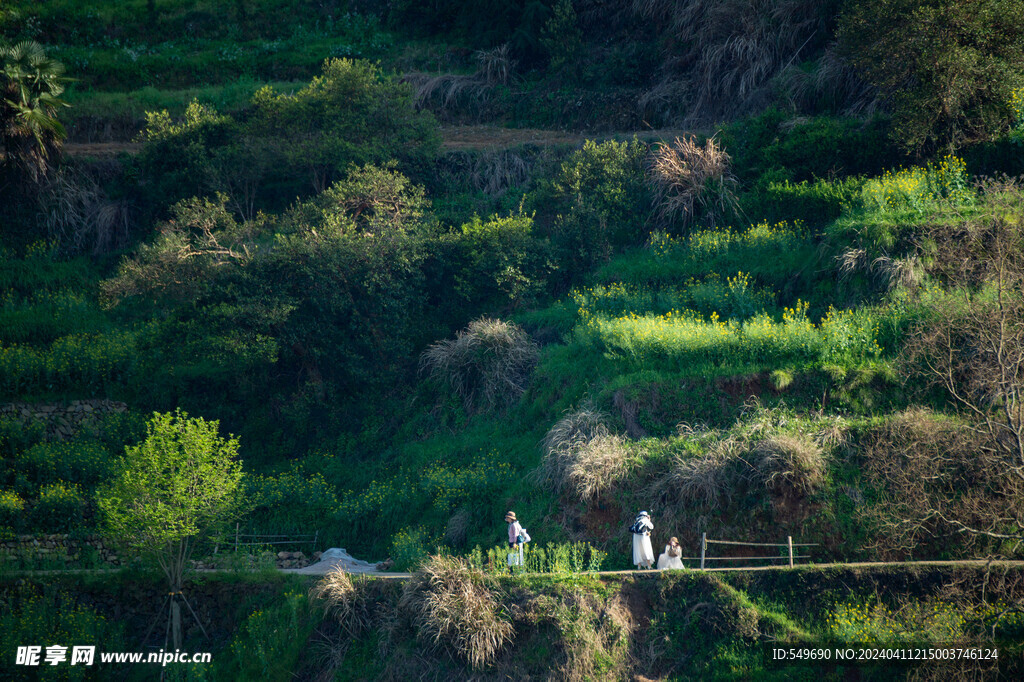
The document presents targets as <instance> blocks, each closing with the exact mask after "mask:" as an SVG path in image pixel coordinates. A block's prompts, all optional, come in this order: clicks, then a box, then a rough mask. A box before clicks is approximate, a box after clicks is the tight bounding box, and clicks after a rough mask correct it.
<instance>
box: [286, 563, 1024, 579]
mask: <svg viewBox="0 0 1024 682" xmlns="http://www.w3.org/2000/svg"><path fill="white" fill-rule="evenodd" d="M886 566H894V567H902V568H911V567H913V568H934V567H946V568H951V567H954V566H973V567H976V568H984V567H985V566H992V567H993V568H1024V561H991V562H990V561H988V560H986V559H965V560H962V561H902V562H901V561H864V562H856V563H852V564H842V563H833V564H798V565H796V566H794V567H793V569H790V568H789V566H753V567H736V566H727V567H721V568H707V569H705V572H708V573H722V572H724V573H738V572H742V571H788V570H799V569H807V568H814V569H819V570H820V569H832V568H839V569H845V568H882V567H886ZM314 567H315V564H314V565H312V566H308V567H307V568H305V569H302V573H303V574H305V575H323V574H324V573H326V572H327V571H328V570H330V567H325V568H324V570H323V571H322V572H320V571H315V570H310V569H313V568H314ZM282 570H283V572H285V573H296V572H298V571H297V570H296V569H282ZM687 572H689V573H700V572H701V571H700V569H696V568H694V569H689V570H688V571H687ZM660 574H661V571H657V570H650V571H635V570H633V571H598V572H597V573H594V574H593V575H598V576H615V575H623V576H625V575H634V576H648V577H655V576H658V575H660ZM360 575H365V576H368V577H371V578H389V579H392V580H407V579H409V578H411V577H412V574H411V573H382V572H380V571H366V572H364V573H360Z"/></svg>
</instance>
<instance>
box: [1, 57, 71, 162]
mask: <svg viewBox="0 0 1024 682" xmlns="http://www.w3.org/2000/svg"><path fill="white" fill-rule="evenodd" d="M67 80H68V79H67V78H66V77H65V76H64V65H63V64H61V63H60V62H59V61H57V60H55V59H51V58H50V57H47V56H46V51H45V50H44V49H43V47H42V46H41V45H39V43H36V42H33V41H28V40H27V41H23V42H20V43H18V44H16V45H3V46H0V145H2V146H0V152H2V154H0V164H2V165H4V166H8V165H13V166H17V167H20V168H21V169H22V170H23V171H25V172H27V173H28V174H29V176H30V177H31V178H32V179H33V180H36V181H38V180H39V178H40V177H42V176H43V175H45V174H46V172H47V171H48V170H49V167H50V163H51V161H52V159H53V157H54V156H55V155H56V154H57V153H58V152H59V150H60V145H61V143H62V142H63V141H64V138H65V137H66V136H67V133H66V131H65V130H64V126H63V125H62V124H61V122H60V120H58V118H57V112H58V111H59V110H60V109H61V107H65V106H67V104H65V103H64V102H63V101H62V100H61V99H60V95H61V94H63V92H64V85H65V83H66V82H67Z"/></svg>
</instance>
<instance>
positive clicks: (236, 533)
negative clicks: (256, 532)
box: [235, 523, 238, 554]
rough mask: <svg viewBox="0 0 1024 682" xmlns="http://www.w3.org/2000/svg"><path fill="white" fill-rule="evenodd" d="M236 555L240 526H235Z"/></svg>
mask: <svg viewBox="0 0 1024 682" xmlns="http://www.w3.org/2000/svg"><path fill="white" fill-rule="evenodd" d="M235 553H236V554H237V553H238V524H237V523H236V524H235Z"/></svg>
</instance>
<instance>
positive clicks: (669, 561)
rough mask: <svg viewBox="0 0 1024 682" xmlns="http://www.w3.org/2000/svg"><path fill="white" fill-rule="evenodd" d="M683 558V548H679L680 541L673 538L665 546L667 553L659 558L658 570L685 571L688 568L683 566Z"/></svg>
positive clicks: (663, 553)
mask: <svg viewBox="0 0 1024 682" xmlns="http://www.w3.org/2000/svg"><path fill="white" fill-rule="evenodd" d="M682 556H683V548H682V547H680V546H679V539H678V538H672V539H671V540H669V541H668V544H667V545H665V551H664V552H662V554H661V556H659V557H658V570H659V571H664V570H671V569H676V570H685V569H686V566H683V560H682Z"/></svg>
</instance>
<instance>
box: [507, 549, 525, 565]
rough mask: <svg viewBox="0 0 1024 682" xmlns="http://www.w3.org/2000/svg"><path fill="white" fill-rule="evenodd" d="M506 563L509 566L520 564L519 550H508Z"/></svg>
mask: <svg viewBox="0 0 1024 682" xmlns="http://www.w3.org/2000/svg"><path fill="white" fill-rule="evenodd" d="M508 565H509V566H510V567H511V566H521V565H522V564H521V563H520V562H519V552H509V553H508Z"/></svg>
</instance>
